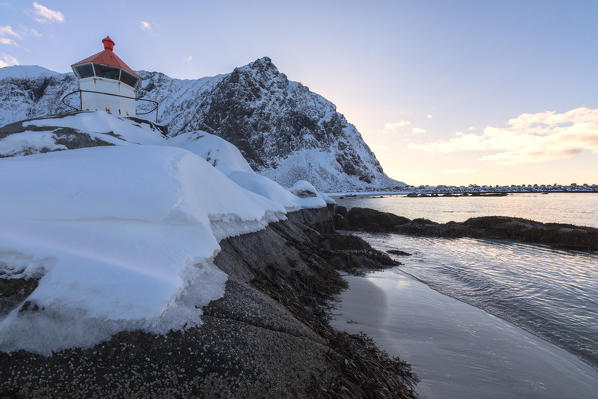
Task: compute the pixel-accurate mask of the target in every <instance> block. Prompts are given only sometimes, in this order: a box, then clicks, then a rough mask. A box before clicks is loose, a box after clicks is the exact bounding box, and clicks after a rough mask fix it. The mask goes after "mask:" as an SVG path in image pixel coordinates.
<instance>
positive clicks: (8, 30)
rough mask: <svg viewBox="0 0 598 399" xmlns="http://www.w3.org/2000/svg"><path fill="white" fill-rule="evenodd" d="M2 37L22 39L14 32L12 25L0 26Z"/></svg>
mask: <svg viewBox="0 0 598 399" xmlns="http://www.w3.org/2000/svg"><path fill="white" fill-rule="evenodd" d="M0 36H12V37H16V38H17V39H21V35H19V34H18V33H17V32H15V31H14V30H12V26H10V25H4V26H2V25H0Z"/></svg>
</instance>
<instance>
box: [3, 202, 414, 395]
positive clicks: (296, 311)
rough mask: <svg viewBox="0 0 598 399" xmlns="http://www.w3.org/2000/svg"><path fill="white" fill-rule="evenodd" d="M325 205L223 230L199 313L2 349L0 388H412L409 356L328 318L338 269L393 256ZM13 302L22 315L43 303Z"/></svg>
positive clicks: (69, 391) (373, 265)
mask: <svg viewBox="0 0 598 399" xmlns="http://www.w3.org/2000/svg"><path fill="white" fill-rule="evenodd" d="M333 214H334V206H332V207H330V208H320V209H306V210H302V211H298V212H293V213H289V214H288V215H287V216H288V220H286V221H281V222H274V223H271V224H269V225H268V226H267V227H266V228H265V229H263V230H260V231H257V232H254V233H249V234H244V235H240V236H235V237H229V238H227V239H224V240H222V241H220V247H221V251H220V252H219V253H218V254H217V255H216V257H215V259H214V263H215V264H216V265H217V266H218V267H220V269H222V270H223V271H224V272H226V273H227V274H228V275H229V279H228V281H227V283H226V290H225V294H224V296H223V297H222V298H220V299H217V300H215V301H212V302H210V304H209V305H207V306H205V307H204V308H203V309H202V310H201V311H203V314H202V316H201V318H202V324H201V325H198V326H194V327H190V328H185V329H183V330H177V331H172V330H171V331H170V332H168V333H167V334H165V335H155V334H151V333H147V332H143V331H139V330H135V331H122V332H119V333H117V334H115V335H113V336H112V337H111V338H110V339H109V340H107V341H104V342H101V343H99V344H97V345H94V346H92V347H86V348H78V347H75V348H70V349H65V350H61V351H58V352H54V353H53V354H51V355H50V356H48V357H45V356H42V355H37V354H33V353H30V352H26V351H24V350H19V351H16V352H11V353H5V352H0V364H2V367H0V394H2V395H5V396H6V395H7V396H9V397H44V398H45V397H65V396H68V397H150V396H164V397H171V396H174V397H210V398H212V397H238V398H242V397H271V398H279V397H314V398H336V397H346V395H345V394H346V392H351V393H352V395H353V396H354V397H365V396H367V397H372V398H398V399H411V398H414V397H415V396H414V393H413V385H414V384H415V383H416V382H417V376H416V375H414V374H413V373H412V371H411V368H410V366H409V365H408V364H407V363H405V362H403V361H402V360H400V359H399V358H397V357H390V356H389V355H388V354H387V353H386V352H384V351H382V350H380V349H379V348H378V347H377V346H376V345H375V344H374V343H373V341H372V340H371V339H370V338H368V337H366V336H363V335H359V334H347V333H344V332H339V331H336V330H335V329H333V328H332V327H331V326H330V325H329V319H330V314H329V310H330V301H331V299H332V298H333V295H335V294H338V293H339V292H341V290H343V289H344V288H346V282H345V281H344V280H343V279H342V278H341V276H340V274H339V270H340V271H344V272H347V273H352V274H354V273H359V270H361V269H359V268H365V269H384V268H387V267H390V266H393V265H396V264H397V263H398V262H396V261H393V260H392V259H391V258H390V257H389V256H388V255H386V254H384V253H382V252H380V251H377V250H375V249H374V248H371V247H370V246H369V244H367V243H366V242H365V241H363V240H362V239H360V238H358V237H353V238H347V237H346V236H345V235H340V234H336V233H335V229H334V224H333ZM16 288H18V287H16ZM16 288H15V290H13V291H15V292H19V291H18V289H16ZM15 306H20V304H19V303H18V301H17V303H16V304H15ZM12 309H14V311H16V310H17V309H19V308H18V307H17V308H15V307H14V306H13V307H12ZM21 309H22V312H23V313H22V315H23V316H24V317H26V316H27V312H31V311H35V312H44V309H33V308H31V307H26V306H24V305H23V306H21ZM47 316H48V317H57V316H56V315H47ZM98 322H101V321H98Z"/></svg>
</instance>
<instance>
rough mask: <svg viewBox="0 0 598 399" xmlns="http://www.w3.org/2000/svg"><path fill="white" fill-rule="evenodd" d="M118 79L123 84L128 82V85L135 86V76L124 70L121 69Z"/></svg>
mask: <svg viewBox="0 0 598 399" xmlns="http://www.w3.org/2000/svg"><path fill="white" fill-rule="evenodd" d="M120 81H121V82H123V83H125V84H128V85H129V86H131V87H133V88H134V87H135V86H137V78H136V77H135V76H133V75H131V74H130V73H129V72H127V71H125V70H122V71H121V74H120Z"/></svg>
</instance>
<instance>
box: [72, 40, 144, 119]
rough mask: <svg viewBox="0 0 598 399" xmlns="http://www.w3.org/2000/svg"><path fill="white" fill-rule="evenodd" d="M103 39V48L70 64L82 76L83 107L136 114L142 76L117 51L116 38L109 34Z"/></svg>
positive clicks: (126, 114)
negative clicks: (115, 51) (115, 50)
mask: <svg viewBox="0 0 598 399" xmlns="http://www.w3.org/2000/svg"><path fill="white" fill-rule="evenodd" d="M102 43H103V44H104V51H101V52H99V53H97V54H95V55H92V56H91V57H88V58H86V59H84V60H81V61H79V62H77V63H75V64H73V65H71V67H72V68H73V72H74V73H75V76H77V78H78V79H79V90H80V93H81V109H82V110H83V111H106V112H110V113H113V114H116V115H123V116H135V115H136V113H135V99H136V98H137V90H138V89H139V87H140V86H141V77H140V76H139V75H137V74H136V73H135V71H134V70H132V69H131V68H129V66H128V65H127V64H125V63H124V62H123V60H121V59H120V58H118V56H117V55H116V54H114V41H113V40H112V39H110V37H109V36H106V37H105V38H104V39H102Z"/></svg>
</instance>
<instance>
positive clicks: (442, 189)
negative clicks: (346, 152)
mask: <svg viewBox="0 0 598 399" xmlns="http://www.w3.org/2000/svg"><path fill="white" fill-rule="evenodd" d="M551 193H568V194H572V193H573V194H574V193H598V184H592V185H589V184H582V185H576V184H571V185H537V184H535V185H529V186H517V185H510V186H478V185H475V184H471V185H469V186H467V187H465V186H459V187H457V186H442V185H441V186H418V187H415V186H405V187H393V188H388V189H381V190H365V191H348V192H329V193H328V195H330V196H332V197H339V198H340V197H357V196H370V195H406V196H408V197H414V198H417V197H440V196H442V197H470V196H481V197H483V196H502V195H508V194H551Z"/></svg>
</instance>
